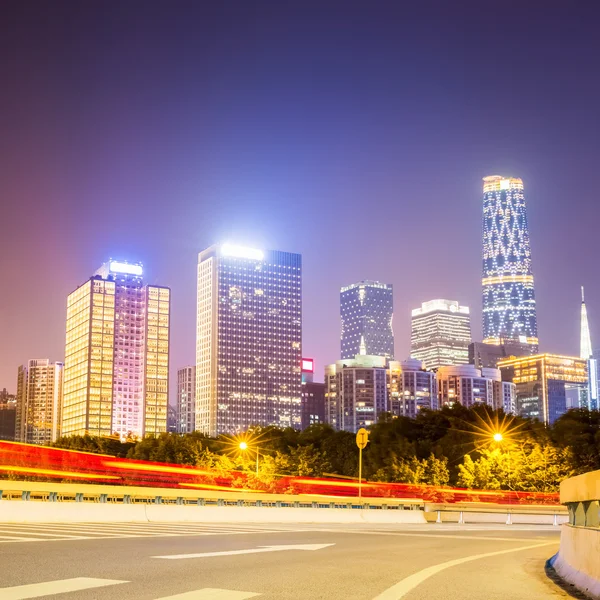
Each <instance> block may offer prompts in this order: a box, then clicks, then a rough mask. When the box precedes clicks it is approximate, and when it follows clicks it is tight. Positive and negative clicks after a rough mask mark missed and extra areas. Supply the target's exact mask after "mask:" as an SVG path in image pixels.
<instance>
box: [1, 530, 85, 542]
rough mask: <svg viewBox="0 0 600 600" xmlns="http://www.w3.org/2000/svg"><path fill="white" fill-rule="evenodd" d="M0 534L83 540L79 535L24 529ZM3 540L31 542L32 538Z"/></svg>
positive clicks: (4, 536)
mask: <svg viewBox="0 0 600 600" xmlns="http://www.w3.org/2000/svg"><path fill="white" fill-rule="evenodd" d="M0 533H18V534H19V535H22V536H26V535H41V536H42V537H57V536H58V537H64V538H75V539H81V537H80V536H78V535H66V534H65V533H43V532H41V531H24V530H23V529H20V530H19V529H0ZM0 537H3V538H8V539H9V540H17V539H24V540H29V539H31V538H28V537H24V538H13V537H10V536H6V535H3V536H0Z"/></svg>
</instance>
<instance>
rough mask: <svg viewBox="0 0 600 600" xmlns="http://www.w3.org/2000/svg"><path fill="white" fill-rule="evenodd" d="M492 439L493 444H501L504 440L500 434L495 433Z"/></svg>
mask: <svg viewBox="0 0 600 600" xmlns="http://www.w3.org/2000/svg"><path fill="white" fill-rule="evenodd" d="M492 438H493V440H494V441H495V442H501V441H502V440H503V439H504V437H503V435H502V434H501V433H495V434H494V435H493V436H492Z"/></svg>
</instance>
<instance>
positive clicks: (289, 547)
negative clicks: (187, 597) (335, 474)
mask: <svg viewBox="0 0 600 600" xmlns="http://www.w3.org/2000/svg"><path fill="white" fill-rule="evenodd" d="M328 546H335V544H288V545H285V546H259V547H258V548H247V549H246V550H227V551H225V552H200V553H197V554H169V555H167V556H153V557H152V558H168V559H171V560H173V559H179V558H208V557H209V556H235V555H238V554H260V553H262V552H279V551H281V550H321V549H322V548H327V547H328Z"/></svg>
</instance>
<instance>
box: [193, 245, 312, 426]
mask: <svg viewBox="0 0 600 600" xmlns="http://www.w3.org/2000/svg"><path fill="white" fill-rule="evenodd" d="M301 282H302V260H301V256H300V255H299V254H293V253H290V252H279V251H264V252H263V251H261V250H255V249H251V248H242V247H238V246H231V245H229V244H223V245H220V246H212V247H211V248H208V249H207V250H205V251H204V252H201V253H200V255H199V257H198V296H197V300H198V309H197V336H196V424H195V426H196V429H197V430H199V431H202V432H203V433H206V434H209V435H217V434H220V433H236V432H239V431H245V430H247V429H248V428H249V427H251V426H253V425H262V426H267V425H276V426H278V427H294V428H296V429H300V427H301V358H302V353H301V345H302V299H301V295H302V283H301Z"/></svg>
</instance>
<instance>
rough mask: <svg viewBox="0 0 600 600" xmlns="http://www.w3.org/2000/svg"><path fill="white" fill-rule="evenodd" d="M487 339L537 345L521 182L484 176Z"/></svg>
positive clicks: (485, 340)
mask: <svg viewBox="0 0 600 600" xmlns="http://www.w3.org/2000/svg"><path fill="white" fill-rule="evenodd" d="M483 181H484V184H483V279H482V287H483V337H484V340H483V341H484V342H485V343H488V344H502V343H505V342H519V343H521V344H527V345H529V346H530V347H531V352H532V353H535V352H537V349H538V332H537V317H536V307H535V293H534V286H533V274H532V269H531V248H530V244H529V228H528V225H527V213H526V206H525V196H524V194H523V182H522V181H521V179H515V178H505V177H501V176H500V175H492V176H490V177H484V179H483Z"/></svg>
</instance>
